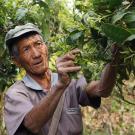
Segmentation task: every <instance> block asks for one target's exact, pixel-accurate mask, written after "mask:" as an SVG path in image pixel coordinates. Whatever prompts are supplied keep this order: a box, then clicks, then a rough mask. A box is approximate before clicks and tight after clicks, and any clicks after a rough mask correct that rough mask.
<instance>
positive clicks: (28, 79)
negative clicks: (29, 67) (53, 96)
mask: <svg viewBox="0 0 135 135" xmlns="http://www.w3.org/2000/svg"><path fill="white" fill-rule="evenodd" d="M22 81H23V82H24V84H25V86H27V87H29V88H31V89H33V90H43V88H42V87H41V86H40V84H38V83H37V82H36V81H35V80H34V79H33V78H32V77H30V76H29V75H28V74H26V75H25V76H24V77H23V79H22ZM57 81H58V74H57V73H51V87H52V86H54V85H55V84H56V83H57Z"/></svg>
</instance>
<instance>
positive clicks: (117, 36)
mask: <svg viewBox="0 0 135 135" xmlns="http://www.w3.org/2000/svg"><path fill="white" fill-rule="evenodd" d="M102 31H103V32H104V33H105V35H106V36H107V37H109V38H110V39H112V40H113V41H115V42H117V43H122V42H124V41H125V40H126V39H127V38H128V37H129V36H130V35H131V34H130V32H129V31H127V30H126V29H124V28H122V27H120V26H115V25H112V24H109V23H105V24H103V25H102Z"/></svg>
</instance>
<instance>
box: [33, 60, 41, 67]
mask: <svg viewBox="0 0 135 135" xmlns="http://www.w3.org/2000/svg"><path fill="white" fill-rule="evenodd" d="M41 63H42V60H38V61H36V62H34V64H33V65H34V66H36V65H39V64H41Z"/></svg>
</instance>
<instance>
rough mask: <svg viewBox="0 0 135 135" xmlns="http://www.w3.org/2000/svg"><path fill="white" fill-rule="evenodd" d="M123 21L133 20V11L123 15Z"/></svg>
mask: <svg viewBox="0 0 135 135" xmlns="http://www.w3.org/2000/svg"><path fill="white" fill-rule="evenodd" d="M124 21H125V22H126V23H131V22H135V11H133V12H131V13H128V14H127V15H125V16H124Z"/></svg>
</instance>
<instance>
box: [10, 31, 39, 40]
mask: <svg viewBox="0 0 135 135" xmlns="http://www.w3.org/2000/svg"><path fill="white" fill-rule="evenodd" d="M28 32H37V33H38V34H41V32H40V31H39V30H37V29H34V28H32V29H30V28H29V29H24V30H21V31H18V32H16V33H15V34H14V36H13V37H12V39H14V38H17V37H20V36H22V35H24V34H26V33H28Z"/></svg>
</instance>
